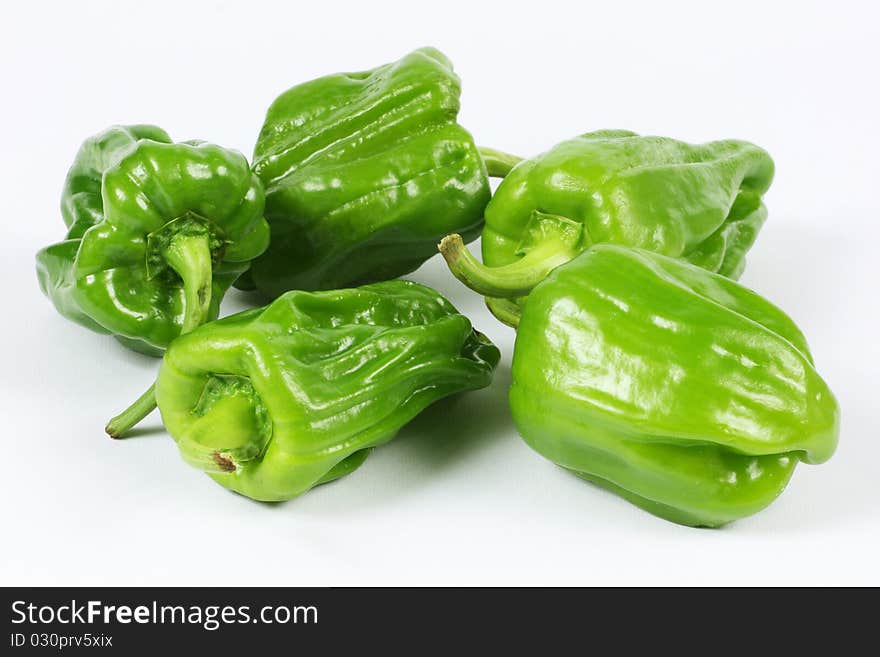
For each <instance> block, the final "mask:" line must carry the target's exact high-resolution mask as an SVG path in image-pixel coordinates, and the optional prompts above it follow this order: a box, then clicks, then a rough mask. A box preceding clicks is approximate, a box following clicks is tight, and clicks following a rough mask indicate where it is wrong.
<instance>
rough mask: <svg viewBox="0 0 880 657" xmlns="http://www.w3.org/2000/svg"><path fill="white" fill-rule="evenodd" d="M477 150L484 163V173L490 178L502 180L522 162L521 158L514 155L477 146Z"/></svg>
mask: <svg viewBox="0 0 880 657" xmlns="http://www.w3.org/2000/svg"><path fill="white" fill-rule="evenodd" d="M477 150H478V151H480V155H481V156H482V157H483V162H485V163H486V171H487V172H488V174H489V177H490V178H504V177H505V176H506V175H507V174H508V173H510V171H511V169H513V167H515V166H516V165H517V164H519V163H520V162H522V160H523V158H521V157H518V156H516V155H511V154H510V153H504V152H502V151H497V150H495V149H494V148H488V147H486V146H478V147H477Z"/></svg>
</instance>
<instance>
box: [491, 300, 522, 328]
mask: <svg viewBox="0 0 880 657" xmlns="http://www.w3.org/2000/svg"><path fill="white" fill-rule="evenodd" d="M486 306H488V308H489V311H490V312H491V313H492V314H493V315H495V317H496V318H497V319H498V320H499V321H501V322H502V323H504V324H507V325H508V326H511V327H513V328H517V327H519V320H520V318H521V317H522V306H520V305H519V304H518V303H517V302H516V301H513V300H511V299H486Z"/></svg>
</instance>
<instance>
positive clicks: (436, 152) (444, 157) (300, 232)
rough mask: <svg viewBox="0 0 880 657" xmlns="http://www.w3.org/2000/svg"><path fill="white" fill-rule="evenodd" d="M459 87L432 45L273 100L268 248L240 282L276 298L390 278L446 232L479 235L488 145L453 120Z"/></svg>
mask: <svg viewBox="0 0 880 657" xmlns="http://www.w3.org/2000/svg"><path fill="white" fill-rule="evenodd" d="M460 91H461V83H460V81H459V78H458V77H457V76H456V74H455V73H454V72H453V70H452V64H451V62H450V61H449V60H448V59H447V58H446V57H445V56H444V55H443V54H442V53H440V52H439V51H437V50H435V49H433V48H422V49H420V50H416V51H415V52H413V53H410V54H409V55H407V56H406V57H404V58H403V59H401V60H400V61H397V62H394V63H391V64H386V65H384V66H380V67H378V68H375V69H373V70H369V71H363V72H359V73H340V74H337V75H330V76H326V77H323V78H320V79H317V80H313V81H311V82H307V83H304V84H300V85H298V86H296V87H293V88H292V89H289V90H288V91H286V92H284V93H283V94H282V95H281V96H280V97H279V98H277V99H276V100H275V102H274V103H272V106H271V107H270V108H269V111H268V114H267V116H266V120H265V123H264V124H263V128H262V131H261V132H260V136H259V140H258V141H257V144H256V147H255V149H254V158H253V169H254V171H255V172H256V173H257V175H259V177H260V179H261V180H262V181H263V183H264V185H265V187H266V218H267V219H268V220H269V224H270V226H271V229H272V242H271V245H270V246H269V249H268V250H267V251H266V252H265V253H264V254H263V255H262V256H261V257H259V258H257V260H256V261H255V262H254V263H253V266H252V267H251V269H250V271H249V272H247V274H245V275H244V276H242V278H241V279H239V281H238V282H237V283H236V286H237V287H241V288H243V289H254V288H256V289H257V290H259V291H260V292H261V293H262V294H263V295H265V296H268V297H270V298H273V297H276V296H278V295H279V294H281V293H283V292H285V291H287V290H292V289H300V290H323V289H334V288H341V287H348V286H352V285H359V284H362V283H370V282H374V281H381V280H388V279H391V278H395V277H397V276H400V275H402V274H406V273H408V272H411V271H413V270H415V269H416V268H418V267H419V266H420V265H421V264H422V263H423V262H424V261H425V260H427V259H428V258H430V257H431V256H432V255H434V254H436V246H435V245H436V243H437V241H438V240H439V239H440V238H441V237H443V236H444V235H446V234H447V233H450V232H453V231H455V232H459V233H461V234H462V235H463V236H464V238H465V239H466V240H470V239H474V238H476V237H477V236H478V235H479V232H480V228H481V227H482V224H483V210H484V209H485V207H486V204H487V203H488V202H489V196H490V191H489V183H488V179H487V169H486V167H487V165H488V167H489V169H490V173H492V174H493V175H504V173H506V172H507V171H509V170H510V168H511V167H512V165H513V163H515V162H517V161H518V158H515V157H513V156H509V155H506V154H504V153H499V152H498V151H493V150H491V149H485V151H484V154H485V158H486V161H485V162H484V161H483V159H482V158H481V154H480V152H479V150H478V149H477V147H476V146H475V145H474V142H473V139H472V138H471V136H470V134H468V132H467V131H466V130H465V129H464V128H462V127H461V126H460V125H458V123H457V122H456V117H457V115H458V110H459V104H460V103H459V95H460Z"/></svg>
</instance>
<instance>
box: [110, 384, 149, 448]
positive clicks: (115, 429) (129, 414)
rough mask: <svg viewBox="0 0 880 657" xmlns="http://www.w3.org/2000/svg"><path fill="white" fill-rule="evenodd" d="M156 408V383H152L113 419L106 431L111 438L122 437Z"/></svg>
mask: <svg viewBox="0 0 880 657" xmlns="http://www.w3.org/2000/svg"><path fill="white" fill-rule="evenodd" d="M154 408H156V384H155V383H154V384H153V385H151V386H150V387H149V388H148V389H147V391H146V392H145V393H144V394H142V395H141V396H140V397H138V398H137V401H136V402H135V403H134V404H132V405H131V406H129V407H128V408H126V409H125V410H124V411H122V413H120V414H119V415H117V416H116V417H114V418H113V419H111V420H110V421H109V422H108V423H107V426H106V427H104V431H106V432H107V435H109V436H110V437H111V438H122V436H123V435H124V434H125V433H127V432H128V431H129V430H131V428H132V427H134V426H135V425H136V424H137V423H138V422H140V421H141V420H143V419H144V418H145V417H147V416H148V415H149V414H150V413H152V412H153V409H154Z"/></svg>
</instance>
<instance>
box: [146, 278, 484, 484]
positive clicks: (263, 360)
mask: <svg viewBox="0 0 880 657" xmlns="http://www.w3.org/2000/svg"><path fill="white" fill-rule="evenodd" d="M498 359H499V352H498V349H497V348H496V347H495V346H494V345H493V344H492V343H491V342H490V341H489V340H488V339H487V338H485V337H484V336H483V335H482V334H480V333H478V332H476V331H475V330H474V329H473V328H472V327H471V323H470V321H468V319H467V318H466V317H464V316H463V315H461V314H459V313H458V312H457V311H456V310H455V308H453V307H452V305H451V304H450V303H449V302H448V301H446V299H444V298H443V297H442V296H440V295H439V294H438V293H437V292H435V291H433V290H431V289H429V288H427V287H424V286H422V285H419V284H417V283H413V282H409V281H388V282H385V283H376V284H373V285H367V286H364V287H361V288H355V289H347V290H338V291H323V292H300V291H294V292H289V293H287V294H285V295H283V296H282V297H280V298H278V299H277V300H275V301H274V302H273V303H271V304H270V305H268V306H266V307H265V308H257V309H253V310H248V311H245V312H242V313H239V314H237V315H232V316H230V317H225V318H223V319H220V320H217V321H215V322H211V323H210V324H206V325H204V326H202V327H200V328H198V329H196V330H195V331H193V332H192V333H189V334H187V335H184V336H181V337H180V338H178V339H177V340H175V341H174V343H173V344H172V345H171V346H170V347H169V348H168V351H167V352H166V353H165V358H164V361H163V363H162V367H161V369H160V371H159V376H158V379H157V383H156V399H157V401H158V404H159V410H160V411H161V413H162V420H163V422H164V424H165V427H166V428H167V430H168V432H169V433H170V434H171V436H172V437H173V438H174V439H175V440H176V441H177V444H178V447H179V449H180V452H181V455H182V456H183V458H184V459H185V460H186V461H187V462H189V463H190V464H192V465H194V466H196V467H197V468H200V469H201V470H204V471H205V472H207V473H208V474H210V476H211V477H212V478H213V479H214V480H215V481H217V482H218V483H219V484H221V485H223V486H225V487H226V488H229V489H232V490H234V491H237V492H239V493H241V494H242V495H246V496H248V497H251V498H253V499H256V500H264V501H280V500H287V499H290V498H293V497H296V496H297V495H300V494H301V493H303V492H305V491H307V490H309V489H310V488H312V487H313V486H316V485H317V484H320V483H324V482H327V481H331V480H333V479H336V478H338V477H341V476H343V475H345V474H348V473H349V472H351V471H353V470H354V469H356V468H357V467H358V466H359V465H360V464H361V463H362V462H363V461H364V459H365V458H366V457H367V455H368V454H369V452H370V450H371V449H372V448H373V447H375V446H377V445H380V444H382V443H385V442H387V441H389V440H391V438H393V437H394V435H395V433H396V432H397V431H398V430H399V429H400V428H401V427H402V426H403V425H404V424H406V423H407V422H409V421H410V420H411V419H412V418H413V417H415V416H416V415H417V414H418V413H419V412H420V411H422V409H424V408H425V407H426V406H428V405H429V404H431V403H432V402H434V401H436V400H438V399H440V398H442V397H446V396H448V395H452V394H454V393H457V392H461V391H464V390H474V389H477V388H483V387H485V386H487V385H489V383H490V382H491V380H492V374H493V371H494V369H495V366H496V365H497V363H498Z"/></svg>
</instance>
